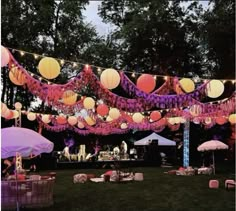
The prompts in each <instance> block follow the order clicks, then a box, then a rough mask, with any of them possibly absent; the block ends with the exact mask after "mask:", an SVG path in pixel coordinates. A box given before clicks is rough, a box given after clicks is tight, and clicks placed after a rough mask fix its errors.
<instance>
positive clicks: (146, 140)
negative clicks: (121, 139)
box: [134, 132, 176, 146]
mask: <svg viewBox="0 0 236 211" xmlns="http://www.w3.org/2000/svg"><path fill="white" fill-rule="evenodd" d="M151 140H158V146H176V142H175V141H172V140H169V139H167V138H164V137H162V136H160V135H158V134H156V133H154V132H153V133H152V134H151V135H149V136H147V137H145V138H142V139H140V140H138V141H136V142H134V145H135V146H145V145H149V144H150V143H151Z"/></svg>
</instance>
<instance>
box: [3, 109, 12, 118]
mask: <svg viewBox="0 0 236 211" xmlns="http://www.w3.org/2000/svg"><path fill="white" fill-rule="evenodd" d="M13 116H14V113H13V110H10V109H8V110H7V111H6V112H5V115H4V117H5V119H12V118H13Z"/></svg>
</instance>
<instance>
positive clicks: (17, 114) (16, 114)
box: [13, 110, 20, 119]
mask: <svg viewBox="0 0 236 211" xmlns="http://www.w3.org/2000/svg"><path fill="white" fill-rule="evenodd" d="M19 116H20V114H19V112H18V111H16V110H13V118H14V119H16V118H18V117H19Z"/></svg>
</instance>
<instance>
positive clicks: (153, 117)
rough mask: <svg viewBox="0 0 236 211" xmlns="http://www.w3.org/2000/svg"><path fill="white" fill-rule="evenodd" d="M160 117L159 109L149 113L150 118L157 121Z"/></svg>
mask: <svg viewBox="0 0 236 211" xmlns="http://www.w3.org/2000/svg"><path fill="white" fill-rule="evenodd" d="M160 118H161V113H160V112H159V111H152V113H151V114H150V119H151V120H153V121H157V120H159V119H160Z"/></svg>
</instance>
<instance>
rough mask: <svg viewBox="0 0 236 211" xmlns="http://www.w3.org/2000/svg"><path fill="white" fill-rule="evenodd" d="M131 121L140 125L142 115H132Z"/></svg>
mask: <svg viewBox="0 0 236 211" xmlns="http://www.w3.org/2000/svg"><path fill="white" fill-rule="evenodd" d="M132 119H133V121H134V122H136V123H141V122H142V121H143V115H142V114H141V113H134V114H133V116H132Z"/></svg>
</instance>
